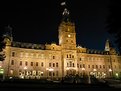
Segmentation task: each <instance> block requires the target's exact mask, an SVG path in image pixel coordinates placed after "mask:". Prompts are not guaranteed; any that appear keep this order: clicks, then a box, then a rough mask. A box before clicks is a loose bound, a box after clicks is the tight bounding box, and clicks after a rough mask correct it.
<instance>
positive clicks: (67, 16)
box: [61, 2, 70, 22]
mask: <svg viewBox="0 0 121 91" xmlns="http://www.w3.org/2000/svg"><path fill="white" fill-rule="evenodd" d="M61 6H63V7H64V11H63V13H62V21H65V22H69V21H70V12H69V10H68V9H67V5H66V2H62V3H61Z"/></svg>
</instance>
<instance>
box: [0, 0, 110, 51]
mask: <svg viewBox="0 0 121 91" xmlns="http://www.w3.org/2000/svg"><path fill="white" fill-rule="evenodd" d="M40 1H42V0H40ZM62 1H63V0H43V1H42V2H26V3H24V2H22V3H20V2H14V3H12V4H11V3H6V2H5V3H1V4H0V27H4V26H7V25H8V24H9V25H10V26H11V27H12V28H13V40H14V41H20V42H30V43H39V44H45V43H51V42H56V43H57V44H58V26H59V24H60V22H61V19H62V11H63V7H62V6H61V5H60V3H61V2H62ZM66 1H67V2H66V4H67V7H68V9H69V11H70V16H71V18H72V20H73V21H74V22H75V25H76V33H77V35H76V36H77V37H76V38H77V44H80V45H82V46H85V47H87V48H90V49H98V50H103V49H104V46H105V41H106V39H107V38H111V36H110V35H109V34H108V33H107V29H106V19H107V17H108V15H109V8H108V6H109V4H110V1H109V0H66Z"/></svg>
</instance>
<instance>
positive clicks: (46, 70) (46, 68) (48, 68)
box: [46, 68, 49, 79]
mask: <svg viewBox="0 0 121 91" xmlns="http://www.w3.org/2000/svg"><path fill="white" fill-rule="evenodd" d="M48 70H49V68H46V71H47V79H48Z"/></svg>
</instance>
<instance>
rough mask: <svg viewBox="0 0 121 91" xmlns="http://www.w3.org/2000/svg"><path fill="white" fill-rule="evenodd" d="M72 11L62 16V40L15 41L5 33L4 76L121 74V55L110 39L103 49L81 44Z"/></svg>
mask: <svg viewBox="0 0 121 91" xmlns="http://www.w3.org/2000/svg"><path fill="white" fill-rule="evenodd" d="M68 12H69V11H68V10H67V9H65V10H64V12H63V17H64V19H67V20H62V22H61V23H60V25H59V28H58V32H59V35H58V38H59V44H56V43H51V44H44V45H42V44H32V43H21V42H14V41H12V37H10V36H9V37H8V35H7V36H5V42H6V48H5V49H4V52H5V55H6V58H5V60H4V61H3V62H0V69H3V76H4V77H10V78H11V77H16V78H21V79H41V78H46V79H61V78H62V77H65V76H66V75H76V74H78V75H79V76H84V75H88V76H89V75H94V76H95V77H97V78H106V77H107V78H108V77H120V76H121V56H120V55H119V54H118V53H117V52H116V51H115V49H114V48H112V47H111V46H110V43H109V40H107V41H106V44H105V49H104V50H103V51H98V50H91V49H88V48H85V47H82V46H79V45H77V44H76V31H75V24H74V23H72V22H71V21H70V20H69V18H68V16H69V13H68ZM65 17H66V18H65ZM97 46H98V45H97Z"/></svg>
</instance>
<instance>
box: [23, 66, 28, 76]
mask: <svg viewBox="0 0 121 91" xmlns="http://www.w3.org/2000/svg"><path fill="white" fill-rule="evenodd" d="M24 70H25V71H24V72H25V73H24V76H26V70H27V67H26V66H25V67H24ZM22 78H23V77H22Z"/></svg>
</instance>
